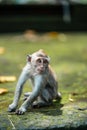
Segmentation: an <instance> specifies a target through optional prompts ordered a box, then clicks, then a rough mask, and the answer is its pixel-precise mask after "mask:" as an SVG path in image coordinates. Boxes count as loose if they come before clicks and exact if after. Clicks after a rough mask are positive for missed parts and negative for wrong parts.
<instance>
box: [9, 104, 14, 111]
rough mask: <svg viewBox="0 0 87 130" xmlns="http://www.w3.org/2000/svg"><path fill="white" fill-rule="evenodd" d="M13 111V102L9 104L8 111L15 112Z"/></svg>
mask: <svg viewBox="0 0 87 130" xmlns="http://www.w3.org/2000/svg"><path fill="white" fill-rule="evenodd" d="M15 111H16V106H15V105H14V104H11V105H9V107H8V112H15Z"/></svg>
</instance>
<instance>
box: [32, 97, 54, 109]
mask: <svg viewBox="0 0 87 130" xmlns="http://www.w3.org/2000/svg"><path fill="white" fill-rule="evenodd" d="M51 104H52V102H46V101H44V99H42V97H40V96H39V97H38V100H37V101H35V102H33V104H32V107H33V108H40V107H46V106H50V105H51Z"/></svg>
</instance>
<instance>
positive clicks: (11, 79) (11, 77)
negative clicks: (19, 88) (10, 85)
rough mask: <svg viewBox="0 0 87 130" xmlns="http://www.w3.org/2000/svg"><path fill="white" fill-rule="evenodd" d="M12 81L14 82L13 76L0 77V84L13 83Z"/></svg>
mask: <svg viewBox="0 0 87 130" xmlns="http://www.w3.org/2000/svg"><path fill="white" fill-rule="evenodd" d="M14 81H16V77H15V76H0V83H4V82H14Z"/></svg>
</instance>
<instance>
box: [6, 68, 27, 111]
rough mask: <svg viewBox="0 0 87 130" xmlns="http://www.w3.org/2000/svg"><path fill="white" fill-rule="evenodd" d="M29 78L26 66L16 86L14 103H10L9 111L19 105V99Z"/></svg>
mask: <svg viewBox="0 0 87 130" xmlns="http://www.w3.org/2000/svg"><path fill="white" fill-rule="evenodd" d="M28 78H29V76H28V71H27V69H26V68H24V69H23V71H22V73H21V75H20V77H19V80H18V83H17V86H16V90H15V96H14V100H13V103H12V104H10V105H9V109H8V111H9V112H11V111H15V110H16V108H17V105H18V101H19V99H20V96H21V93H22V88H23V85H24V83H25V81H26V80H27V79H28Z"/></svg>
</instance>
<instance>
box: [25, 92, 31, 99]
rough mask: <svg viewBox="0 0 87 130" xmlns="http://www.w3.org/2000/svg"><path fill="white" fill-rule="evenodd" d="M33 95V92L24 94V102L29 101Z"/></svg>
mask: <svg viewBox="0 0 87 130" xmlns="http://www.w3.org/2000/svg"><path fill="white" fill-rule="evenodd" d="M31 94H32V92H27V93H24V99H23V100H24V101H25V100H27V98H28V97H29V96H30V95H31Z"/></svg>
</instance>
